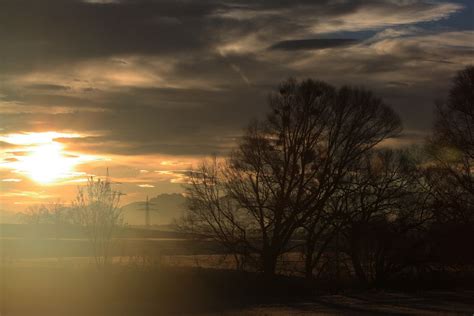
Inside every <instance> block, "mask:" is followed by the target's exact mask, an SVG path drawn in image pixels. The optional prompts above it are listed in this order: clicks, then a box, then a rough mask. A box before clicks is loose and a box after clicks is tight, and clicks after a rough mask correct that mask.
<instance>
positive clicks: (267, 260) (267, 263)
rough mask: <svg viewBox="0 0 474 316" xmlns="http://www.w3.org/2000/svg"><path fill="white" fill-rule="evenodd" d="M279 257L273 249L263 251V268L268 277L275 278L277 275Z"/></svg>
mask: <svg viewBox="0 0 474 316" xmlns="http://www.w3.org/2000/svg"><path fill="white" fill-rule="evenodd" d="M277 259H278V256H277V255H276V254H275V252H273V251H271V250H266V251H264V252H263V257H262V269H263V274H264V275H265V277H266V278H273V277H274V276H275V272H276V264H277Z"/></svg>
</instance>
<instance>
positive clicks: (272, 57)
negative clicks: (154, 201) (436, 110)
mask: <svg viewBox="0 0 474 316" xmlns="http://www.w3.org/2000/svg"><path fill="white" fill-rule="evenodd" d="M464 6H472V5H471V4H470V3H469V2H466V3H465V5H464ZM26 7H27V8H28V10H26V9H25V8H26ZM462 10H465V8H464V7H463V5H460V4H459V3H455V2H454V1H428V0H426V1H425V0H409V1H406V0H385V1H376V0H368V1H360V0H357V1H340V0H318V1H315V0H298V1H294V0H274V1H253V2H249V1H240V0H202V1H190V0H185V1H170V0H117V1H112V0H94V1H85V0H84V1H81V0H43V1H34V0H30V1H28V0H25V1H17V0H3V1H2V10H1V11H0V21H2V28H1V29H0V41H1V42H2V43H5V45H2V49H1V50H0V115H1V121H2V126H1V134H2V135H7V134H18V133H22V132H46V131H56V132H62V133H76V134H79V135H81V137H75V138H64V137H63V138H61V137H59V138H56V139H55V141H56V142H60V143H61V144H63V145H64V146H65V148H67V149H68V150H69V151H71V152H73V153H79V154H93V155H97V156H100V157H102V158H103V160H100V161H94V162H92V163H90V164H87V165H81V166H80V168H79V170H78V171H80V172H84V174H87V175H92V174H95V175H104V174H105V171H104V170H106V168H107V167H110V168H111V169H110V170H111V172H112V173H113V174H114V176H115V177H116V178H117V179H116V181H117V182H122V184H120V189H121V190H124V191H126V192H127V196H126V197H124V199H133V198H140V192H142V191H144V190H141V191H140V190H139V187H137V186H138V185H143V184H145V185H146V184H152V185H154V186H155V188H149V190H150V192H151V191H153V192H171V191H167V190H178V189H179V188H181V186H180V183H181V182H182V181H184V177H183V176H184V174H183V172H182V171H183V170H188V169H189V168H190V164H191V162H195V161H196V160H197V159H199V158H200V157H203V156H206V155H209V154H212V153H217V154H223V153H227V152H228V151H229V150H230V149H231V148H232V147H233V146H234V145H235V142H236V140H237V139H238V138H239V136H240V135H241V133H242V128H245V126H246V125H247V124H248V122H249V121H251V120H252V119H255V118H258V117H263V116H264V115H265V113H266V112H267V94H268V93H269V92H270V91H271V90H272V89H273V88H274V87H276V86H277V85H278V83H279V82H280V81H281V80H284V79H286V78H288V77H296V78H307V77H312V78H316V79H320V80H325V81H328V82H329V83H331V84H334V85H338V86H339V85H343V84H355V85H359V84H363V85H365V86H367V87H368V88H369V89H371V90H374V92H375V93H376V94H377V95H380V96H381V97H383V98H384V100H386V102H387V103H389V104H390V105H392V106H393V107H394V108H395V110H396V111H397V112H399V113H400V114H401V116H402V118H403V121H404V125H405V127H406V128H407V129H409V130H420V131H425V132H426V131H429V129H430V128H431V116H432V112H433V101H434V99H436V98H442V97H444V96H445V95H446V93H447V90H448V89H449V82H450V79H451V77H452V75H453V74H454V72H455V71H457V70H459V69H461V68H463V67H464V65H467V64H468V63H472V54H473V47H472V44H471V43H473V42H474V35H473V32H472V24H469V27H470V29H466V27H465V28H464V29H462V28H460V27H458V26H456V25H455V24H453V23H451V22H452V21H451V20H449V19H450V18H451V19H452V18H453V17H454V18H456V17H457V16H458V15H456V14H457V13H458V12H461V11H462ZM32 12H33V13H32ZM450 21H451V22H450ZM427 22H429V23H427ZM410 139H416V141H419V140H420V139H421V138H419V137H418V138H417V137H413V138H410ZM403 141H405V140H403ZM397 142H402V141H401V140H397ZM0 146H2V152H1V154H2V155H6V156H5V157H3V156H2V157H1V159H3V158H5V159H14V157H12V155H11V152H12V151H14V152H16V153H17V154H19V149H21V148H18V147H22V145H12V144H10V143H6V142H4V141H3V142H2V140H0ZM165 161H171V162H172V164H170V165H167V164H162V162H163V163H164V162H165ZM140 170H148V171H150V172H148V173H147V172H140ZM152 170H158V171H161V172H162V173H156V172H151V171H152ZM3 171H4V170H3ZM3 171H2V170H0V172H3ZM1 177H2V179H13V178H16V175H15V176H13V175H12V174H8V173H5V174H4V173H2V174H1ZM22 180H23V179H22ZM170 182H173V183H174V184H170ZM1 183H2V189H3V188H4V187H5V186H9V187H8V188H9V189H8V190H10V191H11V190H12V188H13V186H19V187H21V188H22V190H23V191H25V192H26V191H33V190H35V189H36V190H39V191H41V188H39V187H37V186H35V185H34V184H32V183H31V182H29V181H28V180H26V179H25V180H23V181H22V182H20V183H14V182H1ZM64 185H65V187H67V188H66V189H65V191H64V192H66V193H64V195H67V194H74V189H75V187H76V185H77V183H67V184H64ZM61 188H62V187H61ZM15 189H17V187H15ZM47 190H48V192H45V194H47V195H51V196H58V195H61V194H63V193H61V194H58V190H59V189H58V188H56V189H55V188H53V187H51V188H48V189H47ZM55 190H56V191H55ZM68 190H69V191H68ZM68 192H69V193H68ZM71 192H72V193H71ZM15 201H16V202H18V201H19V200H15V197H14V196H10V197H9V202H8V203H10V202H11V203H13V202H15Z"/></svg>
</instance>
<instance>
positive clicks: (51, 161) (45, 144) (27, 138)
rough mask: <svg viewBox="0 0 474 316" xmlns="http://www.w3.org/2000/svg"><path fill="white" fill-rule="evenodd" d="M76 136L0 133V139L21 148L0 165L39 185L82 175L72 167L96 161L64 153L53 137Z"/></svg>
mask: <svg viewBox="0 0 474 316" xmlns="http://www.w3.org/2000/svg"><path fill="white" fill-rule="evenodd" d="M78 137H81V135H79V134H72V133H57V132H43V133H21V134H9V135H4V136H0V141H4V142H7V143H9V144H13V145H19V146H20V147H21V149H18V150H16V151H14V152H13V153H12V155H13V156H12V157H10V160H9V161H7V162H6V163H3V164H1V165H2V166H3V167H7V168H9V169H12V170H13V172H15V173H18V174H23V175H25V176H27V177H29V178H30V179H32V180H34V181H36V182H38V183H40V184H53V183H56V182H60V181H63V180H70V179H71V178H74V177H77V176H82V175H84V174H83V173H81V172H77V171H75V167H76V166H77V165H78V164H80V163H84V162H86V161H91V160H96V159H97V158H96V157H92V156H87V155H82V154H81V155H79V154H77V153H71V152H68V151H66V150H65V148H64V145H63V144H62V143H60V142H58V141H56V140H55V139H58V138H78ZM76 180H77V179H76Z"/></svg>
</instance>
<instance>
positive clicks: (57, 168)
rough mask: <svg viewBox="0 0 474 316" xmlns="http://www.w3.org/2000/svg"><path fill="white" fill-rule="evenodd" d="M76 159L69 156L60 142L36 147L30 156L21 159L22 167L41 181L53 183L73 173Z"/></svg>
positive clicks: (36, 179)
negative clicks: (64, 153)
mask: <svg viewBox="0 0 474 316" xmlns="http://www.w3.org/2000/svg"><path fill="white" fill-rule="evenodd" d="M75 164H76V159H73V158H67V157H65V156H64V155H63V153H62V146H61V144H59V143H49V144H44V145H39V146H37V147H35V148H34V149H33V150H32V151H31V153H30V154H29V155H28V156H25V157H22V159H21V160H20V166H19V167H20V169H21V170H22V171H24V172H25V173H27V174H28V176H29V177H30V178H31V179H33V180H35V181H37V182H40V183H51V182H54V181H56V180H58V179H61V178H66V177H68V176H70V175H71V173H72V171H73V167H74V165H75Z"/></svg>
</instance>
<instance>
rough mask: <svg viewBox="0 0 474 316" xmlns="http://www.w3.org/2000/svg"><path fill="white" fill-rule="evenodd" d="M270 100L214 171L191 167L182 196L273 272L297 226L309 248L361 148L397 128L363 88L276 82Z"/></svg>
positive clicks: (310, 250) (391, 116) (396, 121)
mask: <svg viewBox="0 0 474 316" xmlns="http://www.w3.org/2000/svg"><path fill="white" fill-rule="evenodd" d="M269 103H270V108H271V112H270V114H269V116H268V117H267V119H266V120H263V121H259V122H256V123H254V124H252V125H251V126H250V127H249V128H248V129H247V131H246V133H245V135H244V136H243V138H242V139H241V141H240V143H239V145H238V147H237V148H236V149H235V150H234V151H233V153H232V154H231V156H230V157H229V159H227V160H226V162H225V163H224V164H222V168H221V171H219V175H220V176H219V177H214V174H215V172H210V175H211V176H208V174H209V173H208V172H206V171H204V170H201V171H198V172H195V173H193V174H192V176H191V179H192V180H191V185H190V186H189V187H188V196H189V198H190V199H191V203H190V204H191V205H198V206H199V207H198V209H199V213H204V214H205V216H204V217H206V218H212V219H214V220H215V221H216V222H220V223H226V224H228V225H229V226H228V228H225V229H222V227H220V224H217V225H214V226H213V227H210V229H207V231H212V232H213V233H214V234H215V237H216V238H217V239H218V240H234V239H235V238H236V239H238V240H239V242H238V244H239V245H242V246H243V247H244V249H245V251H246V252H249V253H256V254H258V258H259V259H260V262H259V266H260V268H261V270H262V271H263V272H264V273H265V274H267V275H269V276H271V275H273V274H274V273H275V270H276V265H277V261H278V257H279V256H280V255H281V254H283V253H284V252H286V251H288V249H289V246H290V239H291V238H292V236H293V235H294V233H295V231H297V230H298V229H300V228H301V227H304V228H305V231H306V240H307V243H308V244H311V245H310V246H309V247H307V249H308V252H307V255H308V257H312V256H313V252H314V248H315V245H316V244H317V240H315V239H317V238H318V236H319V235H318V232H317V231H316V230H317V228H319V223H320V221H321V214H322V213H323V212H324V208H325V205H326V203H327V200H328V199H329V198H330V197H331V195H332V194H333V193H334V192H335V190H336V189H337V187H338V185H339V183H340V182H341V180H342V179H343V178H344V175H345V174H346V173H347V172H349V170H350V167H351V165H352V164H354V163H355V162H356V161H357V160H358V159H359V158H360V156H361V155H362V154H363V153H364V152H366V151H368V150H370V149H371V148H373V147H374V146H375V145H376V144H378V143H380V142H381V141H382V140H383V139H385V138H387V137H391V136H394V135H396V134H398V133H399V132H400V120H399V118H398V116H397V115H396V114H395V113H394V112H393V110H392V109H391V108H389V107H388V106H386V105H385V104H383V102H382V101H381V100H380V99H378V98H376V97H374V96H373V95H372V94H371V93H370V92H368V91H366V90H363V89H358V88H350V87H343V88H341V89H335V88H334V87H332V86H330V85H328V84H326V83H323V82H317V81H313V80H305V81H302V82H297V81H296V80H292V79H290V80H288V81H286V82H284V83H282V84H281V85H280V87H279V89H278V91H277V92H274V93H273V94H271V95H270V98H269ZM211 170H212V169H211ZM215 179H221V180H219V181H218V182H217V183H216V182H215ZM217 190H218V192H217ZM203 192H204V193H205V194H203ZM203 196H204V197H205V198H203ZM193 200H194V201H193ZM223 201H225V203H223ZM211 205H212V207H211ZM195 209H196V208H195ZM191 212H194V213H196V211H195V210H194V211H193V210H192V208H191ZM201 217H203V216H202V215H201ZM207 224H209V223H207ZM216 227H217V228H218V229H219V233H218V234H217V233H216V232H215V231H216V229H215V228H216ZM222 235H224V236H225V237H223V236H222ZM234 243H235V242H234ZM311 264H312V263H311Z"/></svg>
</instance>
